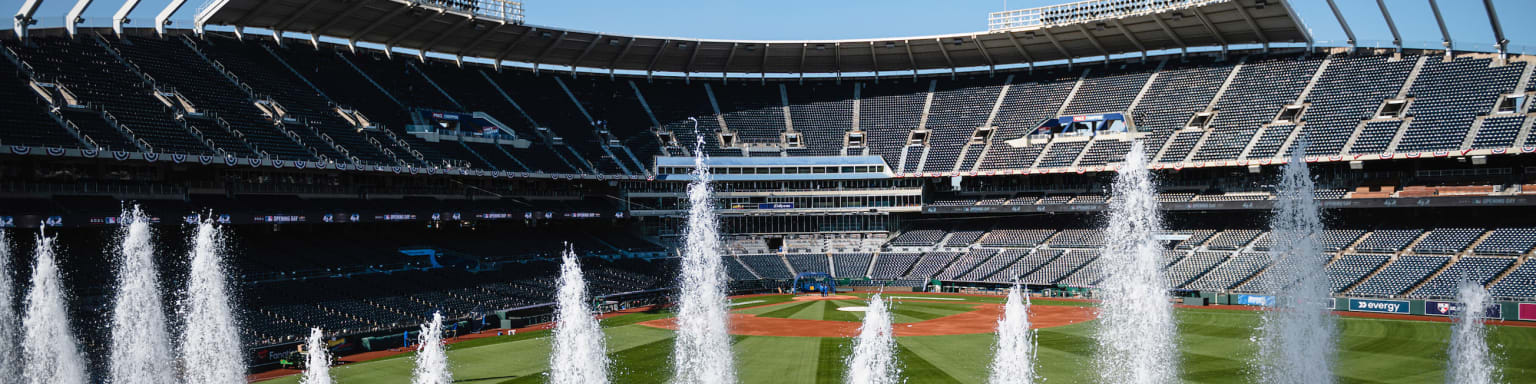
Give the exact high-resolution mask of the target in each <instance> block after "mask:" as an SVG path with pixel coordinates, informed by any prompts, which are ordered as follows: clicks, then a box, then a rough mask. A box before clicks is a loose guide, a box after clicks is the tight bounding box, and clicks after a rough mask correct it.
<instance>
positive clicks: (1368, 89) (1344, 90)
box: [1286, 55, 1418, 156]
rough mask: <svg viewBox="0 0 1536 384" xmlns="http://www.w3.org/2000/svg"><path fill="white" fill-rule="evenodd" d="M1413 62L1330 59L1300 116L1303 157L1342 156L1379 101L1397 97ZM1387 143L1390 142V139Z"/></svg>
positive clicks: (1373, 57)
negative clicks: (1303, 121)
mask: <svg viewBox="0 0 1536 384" xmlns="http://www.w3.org/2000/svg"><path fill="white" fill-rule="evenodd" d="M1417 62H1418V58H1417V57H1414V56H1408V57H1404V58H1402V59H1400V60H1393V59H1392V58H1391V57H1390V56H1380V55H1366V56H1351V55H1334V56H1333V57H1332V58H1331V59H1330V60H1329V63H1328V68H1327V69H1326V70H1324V71H1323V76H1322V77H1320V78H1318V79H1317V85H1315V86H1314V87H1313V88H1312V93H1311V94H1309V95H1308V96H1307V101H1308V102H1310V103H1311V105H1309V106H1307V110H1306V112H1305V113H1304V116H1303V117H1304V118H1305V119H1306V122H1307V124H1306V126H1305V127H1303V128H1302V134H1304V135H1306V140H1307V153H1306V154H1307V155H1308V156H1325V155H1338V154H1339V153H1340V152H1342V151H1343V150H1344V145H1345V144H1346V143H1347V142H1348V141H1349V136H1350V135H1352V134H1354V132H1355V127H1357V126H1359V125H1360V121H1362V120H1366V119H1370V118H1372V117H1374V116H1375V115H1376V110H1377V108H1379V107H1380V106H1381V104H1382V102H1383V101H1385V100H1387V99H1389V98H1392V97H1395V96H1397V93H1398V91H1399V90H1401V89H1402V88H1403V82H1404V81H1407V80H1408V73H1409V72H1411V71H1412V70H1413V66H1414V64H1415V63H1417ZM1394 133H1395V130H1394ZM1387 140H1391V136H1390V135H1388V136H1387ZM1292 147H1293V148H1294V147H1295V146H1294V145H1293V146H1292ZM1356 147H1359V143H1358V142H1357V143H1356ZM1381 148H1382V149H1385V148H1386V147H1385V146H1382V147H1381ZM1287 151H1289V149H1287ZM1286 155H1287V156H1288V155H1289V152H1287V154H1286Z"/></svg>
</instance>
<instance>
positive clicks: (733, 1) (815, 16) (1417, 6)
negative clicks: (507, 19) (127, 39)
mask: <svg viewBox="0 0 1536 384" xmlns="http://www.w3.org/2000/svg"><path fill="white" fill-rule="evenodd" d="M204 1H205V0H190V1H188V2H187V5H186V6H185V7H183V8H182V10H181V12H179V13H178V14H177V15H176V17H175V18H176V19H190V18H191V15H192V14H193V13H194V12H195V10H196V9H197V8H198V7H199V6H201V5H202V4H203V2H204ZM1069 1H1070V0H1012V1H1008V2H1006V6H1005V5H1004V4H1005V2H1004V1H1002V0H997V1H961V0H954V1H932V0H929V1H914V0H776V1H761V0H756V1H745V0H664V1H632V0H628V1H624V0H525V1H524V6H523V8H524V9H525V10H526V14H527V18H528V19H527V22H528V23H530V24H538V25H548V26H558V27H565V28H573V29H580V30H587V31H598V32H606V33H614V34H634V35H650V36H673V37H692V38H716V39H758V40H798V39H854V38H880V37H902V36H921V35H934V34H946V33H960V32H975V31H981V30H985V29H986V28H987V25H986V21H987V20H986V16H987V13H988V12H993V11H999V10H1003V9H1005V7H1006V8H1013V9H1018V8H1029V7H1038V6H1043V5H1050V4H1059V3H1064V2H1069ZM1243 1H1249V0H1243ZM1336 1H1337V2H1338V3H1339V6H1340V8H1341V10H1342V11H1343V12H1344V14H1345V17H1347V18H1348V19H1349V22H1350V27H1351V28H1352V29H1353V30H1354V32H1355V35H1356V37H1357V38H1358V39H1359V40H1361V44H1362V45H1372V44H1375V43H1377V42H1379V43H1380V44H1388V42H1390V41H1391V40H1392V34H1391V33H1390V32H1389V31H1388V30H1387V27H1386V23H1385V22H1384V21H1383V18H1382V16H1381V12H1380V11H1379V10H1378V9H1377V7H1376V2H1375V1H1370V0H1336ZM168 2H169V0H143V1H142V3H141V5H140V6H139V8H138V9H137V10H135V11H134V13H133V14H132V15H131V16H130V17H131V18H133V19H137V20H143V22H140V23H135V24H138V25H147V24H148V23H147V21H148V20H151V19H153V18H154V15H155V14H156V13H159V11H160V9H162V8H164V4H166V3H168ZM21 3H22V0H0V8H3V9H5V12H7V13H11V12H14V11H13V10H14V9H17V8H19V7H20V4H21ZM1290 3H1291V5H1292V7H1293V8H1295V9H1296V10H1297V13H1298V14H1300V15H1301V17H1302V20H1303V22H1304V23H1306V25H1308V26H1309V27H1311V28H1312V33H1313V38H1314V40H1317V41H1319V42H1323V41H1338V42H1340V44H1342V41H1343V40H1344V39H1345V38H1344V32H1343V30H1342V29H1341V28H1339V26H1338V23H1337V22H1336V21H1334V17H1333V13H1332V12H1331V11H1329V9H1328V5H1327V2H1326V1H1325V0H1290ZM73 4H74V1H73V0H44V2H43V6H42V7H41V9H40V10H39V12H38V16H39V17H40V18H42V20H41V23H40V24H41V25H58V24H59V23H60V22H61V21H62V20H63V15H64V14H65V13H66V12H68V10H69V8H70V7H71V6H72V5H73ZM121 4H122V2H121V1H119V0H97V1H95V3H93V4H92V6H91V8H90V9H89V10H88V11H87V13H86V15H87V18H90V19H92V21H91V23H93V24H94V23H96V22H98V21H100V22H102V23H104V22H105V21H104V20H106V19H108V18H110V16H111V15H112V14H113V13H114V12H116V10H117V8H118V7H119V6H121ZM1494 5H1495V7H1496V9H1497V10H1498V12H1499V16H1500V19H1501V20H1503V21H1504V23H1503V25H1504V33H1505V36H1506V37H1507V38H1508V39H1509V40H1510V43H1511V45H1513V46H1518V47H1517V49H1516V51H1518V50H1520V49H1521V48H1523V49H1524V51H1525V52H1527V53H1532V54H1536V25H1533V24H1532V23H1529V22H1525V20H1521V19H1522V18H1523V17H1528V15H1536V1H1532V0H1494ZM1387 6H1388V7H1389V9H1390V11H1391V12H1392V16H1393V19H1394V20H1396V21H1397V25H1398V29H1399V32H1400V33H1402V34H1403V40H1404V41H1406V42H1410V44H1409V45H1410V46H1412V45H1419V46H1438V45H1439V41H1440V31H1439V29H1438V28H1437V27H1436V26H1435V22H1434V16H1433V15H1432V14H1431V13H1430V10H1429V4H1428V0H1387ZM1440 6H1441V11H1442V12H1443V13H1445V17H1446V19H1447V24H1448V25H1449V28H1450V30H1451V35H1452V37H1453V38H1454V39H1455V40H1456V41H1457V44H1458V47H1462V48H1466V49H1474V48H1475V49H1478V50H1487V49H1488V47H1490V46H1491V45H1492V44H1493V32H1492V28H1490V27H1489V25H1488V16H1487V14H1486V13H1485V12H1484V10H1483V7H1482V2H1481V1H1478V0H1440ZM1412 42H1419V43H1418V44H1414V43H1412Z"/></svg>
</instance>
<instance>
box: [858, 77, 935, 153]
mask: <svg viewBox="0 0 1536 384" xmlns="http://www.w3.org/2000/svg"><path fill="white" fill-rule="evenodd" d="M859 85H860V86H861V87H863V88H862V89H861V90H860V94H859V130H862V131H864V132H865V133H866V134H867V135H866V137H865V140H866V141H868V143H869V144H868V145H869V154H871V155H877V156H880V157H884V158H885V163H886V164H889V165H891V166H892V167H895V166H896V165H897V164H900V163H901V151H902V149H903V148H906V145H907V139H908V136H909V134H910V133H911V132H912V130H914V129H917V125H918V121H919V120H920V119H921V118H922V115H923V100H924V99H926V98H927V97H928V94H927V92H926V91H927V89H928V88H927V87H928V82H927V81H922V82H906V81H902V80H892V81H883V82H880V83H879V84H875V83H869V82H861V83H859Z"/></svg>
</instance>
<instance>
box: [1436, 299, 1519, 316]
mask: <svg viewBox="0 0 1536 384" xmlns="http://www.w3.org/2000/svg"><path fill="white" fill-rule="evenodd" d="M1458 313H1461V303H1457V302H1454V301H1435V300H1426V301H1424V314H1426V315H1430V316H1456V314H1458ZM1503 315H1504V311H1503V308H1502V307H1500V306H1499V305H1498V304H1494V305H1490V306H1488V309H1487V310H1485V311H1483V317H1486V318H1489V319H1500V318H1503V317H1504V316H1503Z"/></svg>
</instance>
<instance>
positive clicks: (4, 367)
mask: <svg viewBox="0 0 1536 384" xmlns="http://www.w3.org/2000/svg"><path fill="white" fill-rule="evenodd" d="M9 235H10V233H9V232H6V231H5V230H3V229H0V345H3V346H5V348H0V378H4V379H3V380H13V379H14V378H17V377H21V356H20V353H19V351H18V350H17V348H13V347H14V346H16V345H21V342H20V340H17V339H16V337H17V335H16V326H17V325H20V322H21V321H20V319H17V318H16V304H15V303H16V293H15V292H13V291H12V290H11V289H12V288H11V287H13V286H15V285H14V284H15V283H14V282H12V281H11V268H14V267H12V266H11V238H10V237H9Z"/></svg>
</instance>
